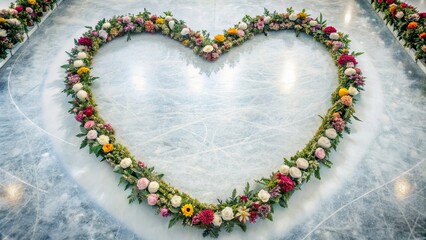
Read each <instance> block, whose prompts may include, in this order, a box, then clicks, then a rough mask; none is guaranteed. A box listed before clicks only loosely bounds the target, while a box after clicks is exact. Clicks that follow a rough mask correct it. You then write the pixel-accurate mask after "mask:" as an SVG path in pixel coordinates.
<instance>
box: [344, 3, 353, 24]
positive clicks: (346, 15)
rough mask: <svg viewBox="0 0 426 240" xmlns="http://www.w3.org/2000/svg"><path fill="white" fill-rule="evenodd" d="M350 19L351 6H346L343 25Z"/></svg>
mask: <svg viewBox="0 0 426 240" xmlns="http://www.w3.org/2000/svg"><path fill="white" fill-rule="evenodd" d="M351 18H352V6H351V5H348V8H347V9H346V14H345V24H348V23H349V22H350V21H351Z"/></svg>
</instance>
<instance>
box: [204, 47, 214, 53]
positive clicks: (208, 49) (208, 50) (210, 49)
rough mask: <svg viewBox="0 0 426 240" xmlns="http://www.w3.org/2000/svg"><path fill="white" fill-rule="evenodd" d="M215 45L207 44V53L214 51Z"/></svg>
mask: <svg viewBox="0 0 426 240" xmlns="http://www.w3.org/2000/svg"><path fill="white" fill-rule="evenodd" d="M213 49H214V48H213V46H212V45H206V46H204V47H203V52H205V53H209V52H212V51H213Z"/></svg>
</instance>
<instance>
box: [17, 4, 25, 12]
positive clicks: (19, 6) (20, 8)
mask: <svg viewBox="0 0 426 240" xmlns="http://www.w3.org/2000/svg"><path fill="white" fill-rule="evenodd" d="M15 10H16V11H18V12H22V11H23V10H24V8H23V7H22V6H21V5H18V6H16V7H15Z"/></svg>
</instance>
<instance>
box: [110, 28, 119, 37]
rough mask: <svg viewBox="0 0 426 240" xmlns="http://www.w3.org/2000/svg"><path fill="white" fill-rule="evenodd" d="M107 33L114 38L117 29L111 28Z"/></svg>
mask: <svg viewBox="0 0 426 240" xmlns="http://www.w3.org/2000/svg"><path fill="white" fill-rule="evenodd" d="M109 33H110V34H111V35H112V36H114V37H116V36H117V35H118V29H117V28H111V30H110V31H109Z"/></svg>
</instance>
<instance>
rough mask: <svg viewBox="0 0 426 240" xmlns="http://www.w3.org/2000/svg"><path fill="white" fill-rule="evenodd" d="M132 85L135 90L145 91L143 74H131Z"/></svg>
mask: <svg viewBox="0 0 426 240" xmlns="http://www.w3.org/2000/svg"><path fill="white" fill-rule="evenodd" d="M132 83H133V86H134V87H135V90H138V91H142V90H144V89H145V79H144V77H143V73H142V72H140V71H135V72H133V73H132Z"/></svg>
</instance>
